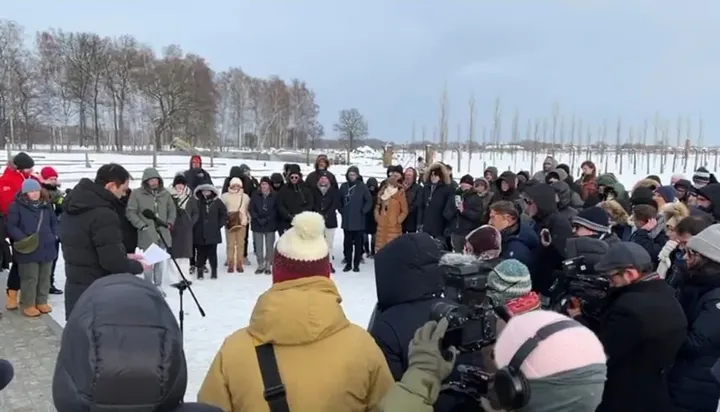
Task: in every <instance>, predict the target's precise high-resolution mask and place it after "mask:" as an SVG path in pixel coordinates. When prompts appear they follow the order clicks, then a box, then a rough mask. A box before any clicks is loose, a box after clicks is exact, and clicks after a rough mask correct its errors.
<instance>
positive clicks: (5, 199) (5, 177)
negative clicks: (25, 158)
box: [0, 166, 40, 216]
mask: <svg viewBox="0 0 720 412" xmlns="http://www.w3.org/2000/svg"><path fill="white" fill-rule="evenodd" d="M25 179H35V180H37V181H38V182H39V181H40V180H39V179H38V178H37V177H36V176H33V175H28V174H25V173H23V172H22V171H20V170H17V169H16V168H15V167H14V166H7V167H6V168H5V170H4V171H3V174H2V176H0V213H2V215H3V216H7V214H8V210H10V205H11V204H12V203H13V202H14V201H15V196H16V195H17V194H18V192H20V189H21V188H22V184H23V182H24V181H25Z"/></svg>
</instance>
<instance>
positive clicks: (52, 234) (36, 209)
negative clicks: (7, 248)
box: [6, 193, 58, 264]
mask: <svg viewBox="0 0 720 412" xmlns="http://www.w3.org/2000/svg"><path fill="white" fill-rule="evenodd" d="M41 219H42V220H41ZM6 223H7V234H8V236H9V237H10V240H12V241H13V244H14V242H15V241H18V240H22V239H24V238H26V237H28V236H31V235H33V234H34V233H37V236H38V247H37V248H36V249H35V250H34V251H33V252H31V253H20V252H18V251H17V250H16V249H15V248H14V246H13V253H14V258H15V263H18V264H23V263H51V262H52V261H53V260H55V259H57V255H58V251H57V249H55V240H56V239H57V233H58V220H57V216H55V213H54V211H53V209H52V206H51V205H50V204H49V203H47V201H45V200H44V199H43V198H42V197H41V199H40V200H38V201H37V202H30V201H29V200H28V198H27V197H26V196H25V195H23V194H22V193H18V195H17V200H16V201H15V202H13V203H12V204H11V205H10V210H9V212H8V216H7V222H6Z"/></svg>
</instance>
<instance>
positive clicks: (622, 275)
mask: <svg viewBox="0 0 720 412" xmlns="http://www.w3.org/2000/svg"><path fill="white" fill-rule="evenodd" d="M595 271H596V272H597V273H600V274H603V275H604V276H607V277H608V278H609V281H610V285H611V292H610V294H609V296H608V297H607V299H608V303H607V307H606V309H605V311H604V313H603V315H602V317H601V319H600V323H599V327H598V330H597V331H596V333H597V335H598V338H599V339H600V341H601V342H602V344H603V346H604V348H605V353H607V355H608V361H607V368H608V370H607V382H606V384H605V391H604V393H603V401H602V403H601V405H600V406H599V407H598V409H597V411H598V412H624V411H628V412H631V411H632V412H636V411H653V412H663V411H673V410H674V409H673V407H672V405H671V403H670V398H669V395H668V389H667V384H666V377H665V372H666V370H667V369H668V368H669V367H670V366H671V365H672V363H673V362H674V360H675V355H676V354H677V352H678V350H679V348H680V346H681V345H682V342H683V340H684V339H685V334H686V328H687V321H686V319H685V315H684V313H683V310H682V307H680V304H679V303H678V302H677V300H676V299H675V297H674V294H673V291H672V289H671V288H670V287H669V286H668V285H667V284H666V283H665V282H664V280H663V279H660V277H659V276H658V275H657V274H656V273H653V265H652V259H651V258H650V255H649V254H648V253H647V251H646V250H645V249H643V247H642V246H640V245H638V244H635V243H631V242H619V243H615V244H614V245H612V246H610V249H609V250H608V252H607V253H606V254H605V256H603V258H602V259H600V261H599V262H598V263H597V264H596V265H595ZM580 313H581V309H580V308H570V309H568V314H569V315H570V316H572V317H574V318H577V319H578V320H582V315H580Z"/></svg>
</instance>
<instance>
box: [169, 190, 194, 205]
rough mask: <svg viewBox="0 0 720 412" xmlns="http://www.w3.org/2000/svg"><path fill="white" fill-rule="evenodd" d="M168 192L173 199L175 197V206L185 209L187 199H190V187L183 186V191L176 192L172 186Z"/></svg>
mask: <svg viewBox="0 0 720 412" xmlns="http://www.w3.org/2000/svg"><path fill="white" fill-rule="evenodd" d="M169 192H170V194H171V195H172V197H173V199H175V204H176V205H177V207H178V208H179V209H181V210H185V207H186V206H187V202H188V199H190V188H189V187H187V186H185V189H183V191H182V192H180V193H178V192H177V190H175V188H172V190H169Z"/></svg>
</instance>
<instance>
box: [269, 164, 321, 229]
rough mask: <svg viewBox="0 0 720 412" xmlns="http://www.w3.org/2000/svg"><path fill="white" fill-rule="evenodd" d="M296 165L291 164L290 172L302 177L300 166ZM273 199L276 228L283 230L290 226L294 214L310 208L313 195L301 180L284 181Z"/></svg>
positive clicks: (312, 202)
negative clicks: (276, 217)
mask: <svg viewBox="0 0 720 412" xmlns="http://www.w3.org/2000/svg"><path fill="white" fill-rule="evenodd" d="M296 166H297V165H292V173H293V174H298V175H300V177H301V179H302V174H301V173H300V167H299V166H297V167H296ZM275 201H276V202H277V203H276V205H277V211H278V230H282V231H285V230H287V229H290V226H292V220H293V217H295V215H297V214H300V213H302V212H309V211H311V210H312V208H313V204H314V197H313V193H312V191H311V190H310V188H309V187H307V185H306V184H305V183H304V182H302V180H301V181H299V182H297V183H292V182H291V181H286V182H285V185H284V186H283V187H282V189H280V191H279V192H278V195H277V198H276V199H275Z"/></svg>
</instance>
